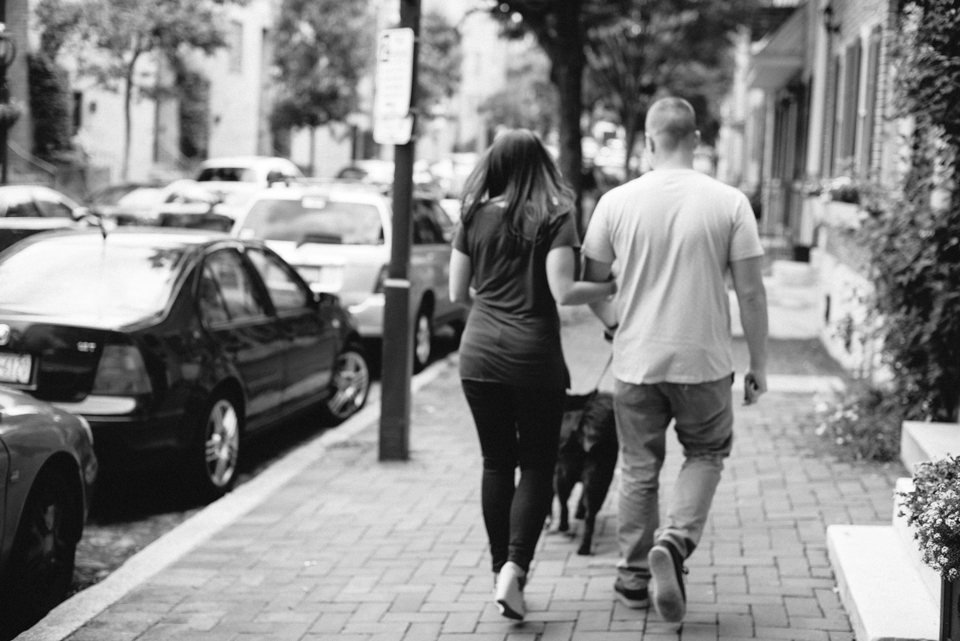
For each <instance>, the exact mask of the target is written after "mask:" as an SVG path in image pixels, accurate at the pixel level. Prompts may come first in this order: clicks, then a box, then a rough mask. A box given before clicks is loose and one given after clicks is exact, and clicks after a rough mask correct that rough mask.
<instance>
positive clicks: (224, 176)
mask: <svg viewBox="0 0 960 641" xmlns="http://www.w3.org/2000/svg"><path fill="white" fill-rule="evenodd" d="M210 180H217V181H223V182H256V181H257V174H256V172H254V171H253V169H250V168H249V167H207V168H206V169H203V170H202V171H201V172H200V175H199V176H197V181H198V182H206V181H210Z"/></svg>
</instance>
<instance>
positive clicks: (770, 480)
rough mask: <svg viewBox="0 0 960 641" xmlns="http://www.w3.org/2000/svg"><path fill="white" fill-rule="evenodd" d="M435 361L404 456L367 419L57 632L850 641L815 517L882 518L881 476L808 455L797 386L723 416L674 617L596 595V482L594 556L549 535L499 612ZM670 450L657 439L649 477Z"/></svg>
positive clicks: (113, 640) (146, 640) (108, 638)
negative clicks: (733, 422)
mask: <svg viewBox="0 0 960 641" xmlns="http://www.w3.org/2000/svg"><path fill="white" fill-rule="evenodd" d="M454 360H455V359H453V358H452V359H450V361H448V362H446V363H438V364H436V365H434V367H440V368H444V371H442V372H440V375H439V376H438V377H437V378H436V379H435V380H434V381H433V382H431V383H429V384H428V385H427V386H426V387H425V388H423V389H422V390H421V391H420V392H419V393H418V394H417V395H416V396H415V403H414V411H413V417H412V429H411V451H412V455H411V460H410V461H409V462H407V463H390V464H381V463H378V462H377V461H376V452H377V448H376V439H377V426H376V425H375V424H374V425H370V426H369V427H368V428H367V429H365V430H363V431H361V432H359V433H358V435H357V436H356V437H354V438H352V439H349V440H346V441H343V442H341V443H340V444H339V445H338V446H336V447H334V448H332V449H330V450H328V451H327V453H326V454H325V455H324V456H323V457H322V458H321V459H320V460H318V461H317V462H316V463H315V464H314V465H312V466H310V467H308V468H307V469H305V470H303V471H302V472H300V473H298V474H297V475H296V476H294V477H293V479H292V480H290V481H289V482H287V483H286V484H284V485H282V486H281V487H280V488H279V489H278V490H276V491H275V492H274V493H273V494H272V495H271V496H270V497H269V498H268V499H267V500H266V501H264V502H263V503H262V504H260V505H258V506H257V507H255V508H254V509H252V510H251V511H250V512H248V513H246V514H245V515H243V516H241V517H240V518H238V519H237V520H236V521H234V522H233V523H232V524H229V525H227V526H226V527H225V528H224V529H223V530H222V531H220V532H219V533H218V534H216V535H214V536H213V537H212V538H211V539H209V540H207V541H206V542H204V543H202V544H200V545H199V546H197V547H196V548H194V549H193V550H192V551H191V552H189V553H188V554H186V555H185V556H183V557H182V558H180V559H179V561H177V562H175V563H174V564H172V565H170V566H169V567H167V568H166V569H164V570H162V571H160V572H159V573H158V574H156V575H155V576H154V577H153V578H152V579H150V580H148V581H147V582H145V583H143V584H142V585H140V586H139V587H137V588H135V589H134V590H132V591H131V592H129V593H128V594H127V595H126V596H124V597H123V598H121V599H120V600H119V601H117V602H116V603H114V604H113V605H111V606H110V607H108V608H107V609H106V610H105V611H103V612H102V613H100V614H99V615H98V616H96V617H95V618H93V619H92V620H90V621H89V622H88V623H87V624H86V625H85V626H83V627H81V628H80V629H78V630H77V631H76V632H74V633H73V634H72V635H70V636H69V637H67V638H68V639H71V640H72V641H121V640H122V641H127V640H132V639H137V640H138V641H153V640H159V639H176V640H177V641H190V640H192V639H203V640H204V641H233V640H249V641H253V640H254V639H257V640H260V639H277V640H299V639H305V640H315V641H319V640H321V639H338V640H342V641H352V640H357V641H360V640H364V641H365V640H371V641H372V640H377V641H389V640H397V641H400V640H403V641H421V640H422V641H435V640H437V641H448V640H449V641H452V640H454V639H471V640H477V639H482V640H488V639H489V640H490V641H506V640H509V641H521V640H530V641H533V640H535V639H540V640H542V641H548V640H567V639H577V640H583V641H590V640H592V639H598V640H599V639H603V640H611V641H615V640H617V639H631V640H637V639H644V640H646V641H662V640H667V639H671V640H673V639H680V640H683V641H693V640H697V641H700V640H708V639H709V640H721V639H722V640H724V641H734V640H736V639H810V640H827V641H830V640H835V639H844V640H849V639H851V638H852V633H851V631H850V629H851V628H850V624H849V622H848V620H847V618H846V615H845V614H844V612H843V610H842V608H841V606H840V604H839V601H838V599H837V596H836V594H835V592H834V590H833V588H834V581H833V575H832V572H831V569H830V566H829V563H828V561H827V555H826V544H825V529H826V525H827V524H832V523H854V522H855V523H860V524H870V523H877V524H887V523H889V519H890V511H891V509H892V495H891V492H892V487H893V481H894V478H895V476H897V469H896V467H895V466H894V467H891V468H890V469H889V470H888V471H883V470H877V471H874V470H873V468H861V467H854V466H852V465H849V464H843V463H837V462H833V461H831V460H826V459H824V458H821V457H817V456H815V455H813V454H812V453H811V452H810V450H809V449H808V444H809V443H810V442H811V441H812V440H813V437H812V436H811V435H810V434H809V433H810V432H811V431H812V430H813V428H814V426H813V419H812V418H811V417H810V408H811V397H810V396H809V395H804V394H785V393H776V394H770V395H768V396H767V397H765V398H764V399H763V401H762V403H761V404H760V405H759V406H753V407H750V408H738V410H737V427H736V439H735V447H734V452H733V456H732V457H731V459H730V461H729V463H728V466H727V470H726V471H725V472H724V480H723V481H722V483H721V485H720V489H719V492H718V495H717V498H716V501H715V505H714V509H713V512H712V517H711V519H710V522H709V523H708V527H707V531H706V533H705V536H704V540H703V541H702V543H701V546H700V547H699V548H698V550H697V551H696V553H695V554H694V556H693V557H692V558H691V559H690V560H689V565H690V574H689V577H688V580H689V587H688V593H689V601H690V602H689V607H688V611H689V612H688V615H687V618H686V620H685V622H684V623H683V625H682V627H680V626H678V625H677V624H665V623H663V622H660V621H659V620H658V617H657V615H656V613H655V612H652V611H651V612H647V611H633V610H629V609H626V608H624V607H622V606H621V605H620V604H619V603H615V602H614V600H613V598H612V592H611V587H612V583H613V578H614V567H613V566H614V563H615V562H616V557H617V553H616V544H615V538H614V530H615V525H616V517H615V513H614V511H613V510H614V506H615V501H614V498H615V491H612V492H611V498H610V500H609V501H608V504H607V506H606V508H605V510H604V512H603V513H602V514H601V518H600V519H599V520H598V536H597V539H596V542H595V545H596V553H595V556H592V557H579V556H577V555H576V543H575V542H574V541H572V540H570V539H569V538H568V537H567V536H565V535H559V534H547V535H545V536H544V537H543V538H542V540H541V541H542V542H541V546H540V549H539V551H538V557H537V560H536V562H535V566H534V569H533V574H532V579H531V582H530V584H529V586H528V588H527V602H528V608H529V610H530V613H529V614H528V620H527V622H525V623H524V624H521V625H514V624H512V623H510V622H508V621H507V620H506V619H503V618H502V617H500V616H499V614H498V613H497V611H496V608H495V607H494V606H493V604H492V601H491V591H492V590H491V588H492V575H491V572H490V569H489V563H490V562H489V557H488V555H487V553H486V550H485V544H486V537H485V533H484V530H483V525H482V521H481V517H480V500H479V485H480V483H479V482H480V459H479V448H478V446H477V443H476V436H475V434H474V431H473V424H472V421H471V420H470V417H469V411H468V409H467V407H466V404H465V402H464V400H463V395H462V392H461V390H460V386H459V380H458V378H457V376H456V367H455V363H454ZM678 459H679V456H678V452H677V446H676V445H674V446H673V448H672V450H671V452H670V454H668V464H667V467H666V469H665V474H664V479H665V480H666V481H668V482H669V480H670V479H672V477H673V475H674V474H675V473H676V470H677V469H678V464H679V460H678ZM614 482H615V483H616V481H614ZM664 489H665V490H667V489H668V488H666V487H665V488H664Z"/></svg>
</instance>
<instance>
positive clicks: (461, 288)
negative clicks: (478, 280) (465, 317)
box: [450, 249, 473, 307]
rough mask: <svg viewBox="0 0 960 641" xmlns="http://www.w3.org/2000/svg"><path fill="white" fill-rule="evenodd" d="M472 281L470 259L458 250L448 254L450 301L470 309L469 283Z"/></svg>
mask: <svg viewBox="0 0 960 641" xmlns="http://www.w3.org/2000/svg"><path fill="white" fill-rule="evenodd" d="M471 280H473V265H471V264H470V257H469V256H467V255H466V254H464V253H463V252H462V251H460V250H459V249H454V250H453V251H451V252H450V301H451V302H453V303H457V304H460V305H463V306H464V307H470V305H471V304H472V303H473V296H472V294H471V292H470V281H471Z"/></svg>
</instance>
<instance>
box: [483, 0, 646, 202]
mask: <svg viewBox="0 0 960 641" xmlns="http://www.w3.org/2000/svg"><path fill="white" fill-rule="evenodd" d="M630 5H631V2H630V0H504V1H503V2H491V3H490V8H489V9H488V11H489V12H490V14H491V15H493V16H494V17H495V18H497V19H498V20H500V21H501V24H502V25H503V28H504V33H505V34H506V35H507V36H511V37H519V36H521V35H523V34H526V33H531V34H533V36H534V37H535V38H536V40H537V43H538V44H539V45H540V47H541V48H542V49H543V51H544V52H545V53H546V54H547V57H548V58H549V60H550V80H551V82H553V83H554V84H555V85H556V87H557V92H558V96H559V109H560V112H559V117H558V125H559V126H558V133H559V139H560V140H559V143H560V170H561V171H562V172H563V176H564V179H565V180H566V181H567V183H568V184H569V185H570V187H572V188H573V190H574V192H575V193H576V194H577V205H578V207H579V202H580V196H581V184H580V165H581V161H582V155H583V154H582V152H581V149H580V138H581V131H580V116H581V114H582V112H583V107H582V96H583V71H584V68H585V67H586V54H585V51H584V47H585V45H586V37H587V32H588V31H589V30H590V29H593V28H595V27H598V26H600V25H604V24H609V23H611V22H613V21H615V20H616V19H618V18H619V17H620V16H622V15H624V14H625V13H627V11H628V10H629V9H630Z"/></svg>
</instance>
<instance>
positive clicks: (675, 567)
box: [647, 539, 687, 623]
mask: <svg viewBox="0 0 960 641" xmlns="http://www.w3.org/2000/svg"><path fill="white" fill-rule="evenodd" d="M647 562H648V563H649V564H650V574H651V582H650V586H651V588H652V592H653V606H654V607H655V608H656V609H657V614H659V615H660V617H661V618H662V619H663V620H664V621H669V622H671V623H678V622H680V621H682V620H683V615H684V614H686V611H687V593H686V590H685V589H684V587H683V575H684V574H685V573H686V571H687V569H686V568H685V567H683V557H682V556H681V555H680V550H678V549H677V546H676V545H674V544H673V542H671V541H669V540H667V539H662V540H660V541H657V543H656V545H654V546H653V549H652V550H650V554H648V555H647Z"/></svg>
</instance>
